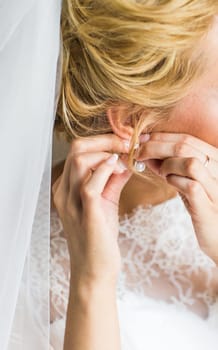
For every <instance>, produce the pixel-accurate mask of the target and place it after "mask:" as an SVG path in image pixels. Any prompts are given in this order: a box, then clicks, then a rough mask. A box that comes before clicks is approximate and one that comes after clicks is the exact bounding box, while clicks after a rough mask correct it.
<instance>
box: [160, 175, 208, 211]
mask: <svg viewBox="0 0 218 350" xmlns="http://www.w3.org/2000/svg"><path fill="white" fill-rule="evenodd" d="M167 182H168V183H169V184H170V185H172V186H174V187H176V189H177V190H178V191H179V192H181V193H182V194H183V195H184V196H185V198H186V199H187V201H188V205H189V207H190V208H192V211H196V212H195V214H197V211H198V214H199V215H201V214H202V215H204V214H205V207H207V206H210V205H211V202H210V200H209V198H208V196H207V194H206V193H205V191H204V188H203V187H202V185H201V184H200V183H199V182H197V181H194V180H191V179H189V178H186V177H182V176H179V175H169V176H167Z"/></svg>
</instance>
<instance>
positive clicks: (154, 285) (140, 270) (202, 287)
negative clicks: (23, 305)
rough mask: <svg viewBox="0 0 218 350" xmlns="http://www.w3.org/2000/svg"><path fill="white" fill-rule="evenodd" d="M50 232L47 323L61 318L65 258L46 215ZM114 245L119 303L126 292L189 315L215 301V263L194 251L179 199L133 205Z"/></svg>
mask: <svg viewBox="0 0 218 350" xmlns="http://www.w3.org/2000/svg"><path fill="white" fill-rule="evenodd" d="M175 213H176V215H175ZM51 230H52V232H51V302H52V314H51V320H56V319H58V318H61V317H65V314H66V308H67V302H68V288H69V254H68V249H67V243H66V240H65V238H63V227H62V223H61V221H60V219H59V217H58V214H57V212H56V211H55V210H52V212H51ZM119 246H120V251H121V256H122V270H121V273H120V276H119V280H118V284H117V297H118V298H119V299H123V298H125V295H126V291H128V290H131V291H133V292H134V293H136V294H139V295H144V296H145V295H147V296H151V297H153V298H156V299H159V300H160V299H161V300H165V301H167V302H169V303H174V304H176V305H178V306H180V307H183V308H184V307H185V308H189V309H192V310H193V311H196V310H195V308H196V306H199V305H200V304H202V303H203V304H204V305H203V304H202V305H200V308H202V307H203V306H204V309H205V306H206V308H207V309H209V308H210V306H211V305H213V304H214V303H215V302H216V295H214V294H213V291H212V290H211V289H210V283H211V280H212V273H213V268H214V267H215V264H214V262H213V261H212V260H211V259H210V258H209V257H208V256H207V255H205V254H204V253H203V252H202V251H201V250H200V248H199V245H198V242H197V239H196V237H195V234H194V231H193V227H192V222H191V218H190V217H189V215H188V214H187V212H186V209H185V207H184V205H183V202H182V201H181V200H180V198H179V197H176V198H173V199H171V200H169V201H167V202H165V203H162V204H159V205H156V206H147V207H142V206H138V207H137V208H135V209H134V210H133V212H132V213H131V215H124V216H123V217H121V218H120V235H119ZM199 281H200V282H201V283H199ZM198 304H199V305H198ZM207 311H208V310H207ZM197 313H199V312H198V311H197ZM200 313H201V314H205V310H204V312H203V311H202V312H200Z"/></svg>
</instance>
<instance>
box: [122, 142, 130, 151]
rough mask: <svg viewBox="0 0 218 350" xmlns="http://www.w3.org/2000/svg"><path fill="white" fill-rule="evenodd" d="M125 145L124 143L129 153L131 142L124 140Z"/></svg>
mask: <svg viewBox="0 0 218 350" xmlns="http://www.w3.org/2000/svg"><path fill="white" fill-rule="evenodd" d="M123 143H124V146H125V148H126V150H127V151H129V149H130V141H128V140H123Z"/></svg>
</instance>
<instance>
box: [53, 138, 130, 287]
mask: <svg viewBox="0 0 218 350" xmlns="http://www.w3.org/2000/svg"><path fill="white" fill-rule="evenodd" d="M114 152H116V153H115V154H114V155H112V153H114ZM119 153H128V145H127V144H126V142H125V141H124V140H122V139H120V138H119V137H118V136H116V135H113V134H107V135H98V136H94V137H87V138H83V139H75V140H74V141H73V142H72V145H71V148H70V151H69V153H68V156H67V158H66V161H65V165H64V170H63V173H62V174H61V176H60V177H59V178H58V179H57V180H56V182H55V183H54V185H53V186H52V192H53V196H54V203H55V206H56V208H57V211H58V213H59V216H60V218H61V221H62V224H63V228H64V231H65V233H66V234H67V240H68V248H69V253H70V260H71V278H73V280H74V281H75V282H76V284H77V282H81V281H82V282H83V281H87V282H102V281H107V282H109V284H111V283H112V282H113V283H116V279H117V276H118V273H119V271H120V267H121V257H120V250H119V246H118V232H119V230H118V223H119V221H118V204H119V198H120V193H121V190H122V189H123V187H124V185H125V184H126V182H127V181H128V179H129V178H130V176H131V172H130V171H128V170H126V168H124V165H123V164H122V163H121V161H120V160H117V159H118V155H117V154H119Z"/></svg>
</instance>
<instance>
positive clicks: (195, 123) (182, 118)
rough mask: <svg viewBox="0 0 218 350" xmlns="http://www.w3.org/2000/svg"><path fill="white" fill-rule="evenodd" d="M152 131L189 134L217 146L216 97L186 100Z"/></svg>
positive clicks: (217, 102) (217, 104)
mask: <svg viewBox="0 0 218 350" xmlns="http://www.w3.org/2000/svg"><path fill="white" fill-rule="evenodd" d="M153 131H163V132H174V133H184V134H189V135H192V136H195V137H197V138H199V139H201V140H202V141H205V142H207V143H209V144H211V145H213V146H215V147H218V98H217V99H210V100H207V101H206V99H202V100H201V101H200V100H199V99H197V98H196V99H195V98H192V99H190V100H187V101H186V103H185V104H183V105H182V106H179V107H178V108H176V110H175V111H174V113H173V114H172V117H171V118H170V120H169V121H168V122H165V123H162V124H160V125H158V126H157V127H156V128H155V130H153Z"/></svg>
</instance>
